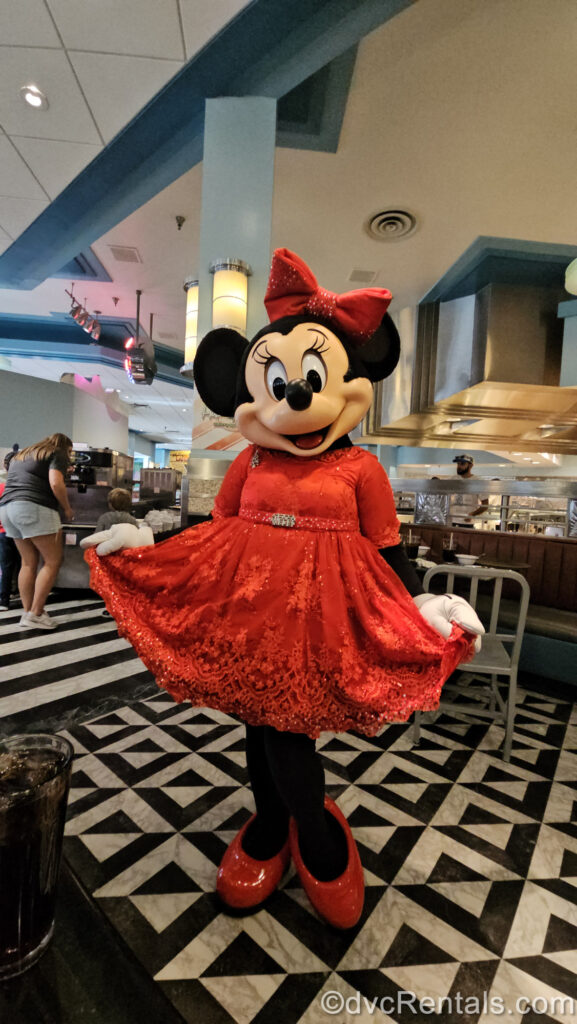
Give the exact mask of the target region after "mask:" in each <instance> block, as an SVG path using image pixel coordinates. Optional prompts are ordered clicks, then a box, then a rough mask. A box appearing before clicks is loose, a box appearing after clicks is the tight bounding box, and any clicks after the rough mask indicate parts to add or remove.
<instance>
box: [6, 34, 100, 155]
mask: <svg viewBox="0 0 577 1024" xmlns="http://www.w3.org/2000/svg"><path fill="white" fill-rule="evenodd" d="M30 83H34V84H35V85H37V86H38V88H39V89H41V90H42V92H43V93H44V94H45V95H46V97H47V99H48V103H49V107H48V109H47V110H35V109H34V108H33V107H29V106H28V104H27V103H25V102H24V101H23V99H22V97H21V96H20V89H21V87H22V86H23V85H29V84H30ZM0 121H1V122H2V126H3V128H4V131H5V132H6V134H7V135H27V136H30V137H32V138H41V139H66V140H67V141H68V142H92V143H97V144H98V143H99V142H100V141H101V140H100V139H99V137H98V132H97V130H96V128H95V126H94V122H93V120H92V118H91V116H90V112H89V110H88V107H87V106H86V102H85V100H84V98H83V96H82V92H81V90H80V89H79V88H78V82H77V81H76V79H75V77H74V74H73V72H72V69H71V67H70V64H69V62H68V59H67V57H66V54H65V53H64V51H63V50H41V49H28V48H27V47H23V46H22V47H15V48H11V47H9V46H0Z"/></svg>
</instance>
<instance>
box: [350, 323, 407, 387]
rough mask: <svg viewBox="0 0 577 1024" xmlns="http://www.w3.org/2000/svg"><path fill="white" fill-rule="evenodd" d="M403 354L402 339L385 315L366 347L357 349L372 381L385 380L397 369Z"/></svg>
mask: <svg viewBox="0 0 577 1024" xmlns="http://www.w3.org/2000/svg"><path fill="white" fill-rule="evenodd" d="M400 354H401V339H400V337H399V332H398V330H397V328H396V327H395V324H394V322H393V321H392V320H391V317H390V316H389V314H388V313H385V315H384V317H383V319H382V320H381V323H380V325H379V327H377V329H376V331H375V333H374V334H372V335H371V337H370V338H369V340H368V341H367V342H366V343H365V344H364V345H359V346H358V348H356V349H355V356H356V357H357V358H358V359H359V360H360V361H361V363H362V364H363V367H364V370H365V376H366V377H368V378H369V380H371V381H373V382H374V381H377V380H384V379H385V377H389V376H390V374H391V373H392V372H393V370H394V369H395V366H396V365H397V363H398V361H399V356H400Z"/></svg>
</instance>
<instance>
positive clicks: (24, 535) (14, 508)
mask: <svg viewBox="0 0 577 1024" xmlns="http://www.w3.org/2000/svg"><path fill="white" fill-rule="evenodd" d="M0 522H1V523H2V526H3V527H4V529H5V530H6V536H7V537H12V539H13V540H29V539H30V538H31V537H44V536H46V535H48V534H51V533H58V531H59V530H60V529H61V527H62V523H61V521H60V516H59V515H58V512H57V511H56V509H55V508H46V506H45V505H37V504H36V502H35V501H9V502H7V504H6V505H0Z"/></svg>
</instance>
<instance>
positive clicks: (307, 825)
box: [243, 725, 347, 881]
mask: <svg viewBox="0 0 577 1024" xmlns="http://www.w3.org/2000/svg"><path fill="white" fill-rule="evenodd" d="M246 760H247V766H248V774H249V778H250V782H251V786H252V791H253V794H254V800H255V804H256V811H257V817H256V819H255V821H254V822H253V824H252V825H251V827H250V829H249V830H248V831H247V832H246V834H245V838H244V841H243V848H244V849H245V851H246V853H248V854H249V855H250V856H252V857H256V858H258V859H260V860H266V859H268V858H269V857H273V856H274V855H275V854H276V853H278V851H279V850H280V849H281V847H282V846H283V845H284V843H285V842H286V838H287V835H288V823H289V817H291V816H292V817H293V818H294V819H295V820H296V823H297V825H298V832H299V848H300V852H301V856H302V858H303V860H304V862H305V864H306V866H307V868H308V869H309V871H310V872H311V874H312V875H313V876H314V877H315V878H317V879H319V881H330V880H331V879H333V878H337V877H338V875H340V874H342V872H343V871H344V869H345V867H346V863H347V849H346V839H345V836H344V834H343V832H342V829H341V828H340V826H339V825H337V824H336V822H335V819H334V818H333V816H332V815H330V814H326V813H325V810H324V796H325V779H324V771H323V767H322V764H321V759H320V757H319V755H318V753H317V752H316V750H315V741H314V740H311V739H310V738H309V737H308V736H305V735H304V734H302V733H292V732H277V730H276V729H273V728H272V726H268V725H265V726H254V725H247V726H246Z"/></svg>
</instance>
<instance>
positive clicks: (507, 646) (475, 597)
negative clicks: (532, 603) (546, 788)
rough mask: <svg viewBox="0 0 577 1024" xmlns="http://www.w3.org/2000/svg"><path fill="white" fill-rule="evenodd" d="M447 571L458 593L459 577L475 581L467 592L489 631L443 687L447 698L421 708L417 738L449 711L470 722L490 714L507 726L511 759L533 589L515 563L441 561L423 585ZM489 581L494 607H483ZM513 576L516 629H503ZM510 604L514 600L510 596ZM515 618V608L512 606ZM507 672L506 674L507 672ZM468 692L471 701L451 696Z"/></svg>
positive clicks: (506, 758)
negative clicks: (484, 564)
mask: <svg viewBox="0 0 577 1024" xmlns="http://www.w3.org/2000/svg"><path fill="white" fill-rule="evenodd" d="M441 575H443V576H446V577H447V586H446V590H447V592H448V593H453V592H454V589H455V584H456V581H458V580H463V581H465V582H466V581H469V587H468V589H469V593H468V594H467V593H464V594H463V596H464V597H466V599H467V600H468V601H469V603H470V604H471V605H472V606H473V608H475V609H476V611H477V614H478V615H479V617H480V618H481V620H482V621H483V623H484V625H485V628H486V630H487V632H486V633H485V635H484V636H483V638H482V648H481V651H480V652H479V654H476V655H475V656H474V658H473V660H472V661H468V662H466V663H465V664H463V670H461V672H460V676H459V679H458V681H456V682H454V683H446V684H445V686H444V687H443V693H442V699H441V703H440V704H439V708H438V710H437V711H433V712H421V711H417V712H415V718H414V722H413V742H414V743H415V744H418V742H419V739H420V730H421V723H422V722H429V721H431V720H432V721H433V722H434V721H436V719H437V717H438V716H439V714H442V712H443V711H450V712H451V715H452V716H453V717H455V718H458V719H460V720H462V721H465V722H479V721H480V720H481V721H483V720H485V719H493V720H494V721H498V722H501V723H502V724H503V725H504V727H505V739H504V743H503V760H504V761H509V759H510V757H511V744H512V740H513V725H514V721H515V707H516V699H517V667H518V665H519V655H520V653H521V643H522V640H523V633H524V631H525V622H526V619H527V608H528V606H529V596H530V589H529V584H528V583H527V580H526V579H525V578H524V577H523V576H521V575H520V574H519V573H518V572H513V571H512V570H511V569H490V568H484V567H481V566H477V565H470V566H469V565H467V566H460V565H453V564H447V565H438V566H435V568H434V569H429V570H428V572H427V573H426V574H425V577H424V580H423V587H424V589H425V590H426V591H428V590H429V585H430V583H431V580H432V579H434V578H435V577H436V576H441ZM481 580H483V581H485V580H486V581H489V584H490V585H489V590H490V591H491V593H490V595H489V596H490V607H489V608H488V609H487V608H485V607H481V605H483V606H484V605H485V604H486V599H485V596H484V595H481V601H479V582H480V581H481ZM505 580H508V581H511V583H513V584H515V585H517V586H518V588H519V589H517V590H516V595H517V598H516V599H517V600H518V602H519V604H518V614H517V616H516V625H515V628H514V630H509V632H500V631H499V625H500V620H499V613H500V609H501V597H502V593H503V581H505ZM511 589H512V588H510V587H509V590H511ZM507 604H508V605H509V604H510V601H507ZM509 618H510V611H509ZM502 677H504V679H503V678H502ZM483 680H485V685H484V686H476V685H472V684H475V683H476V682H477V681H481V682H482V681H483ZM499 680H501V686H502V684H503V681H504V680H508V684H507V694H506V697H505V698H504V697H503V695H502V693H501V690H500V688H499ZM453 694H455V695H456V696H457V697H458V696H463V695H465V696H466V698H467V700H468V701H469V700H471V701H472V702H471V703H470V704H469V703H467V704H462V703H461V704H459V703H457V702H455V701H453V700H451V699H450V698H451V696H452V695H453Z"/></svg>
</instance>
